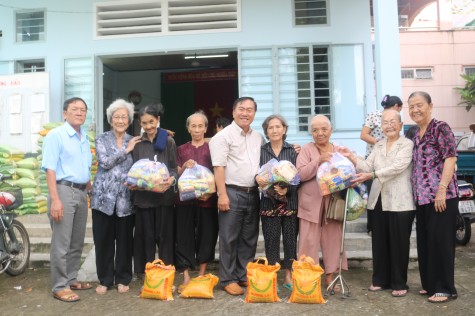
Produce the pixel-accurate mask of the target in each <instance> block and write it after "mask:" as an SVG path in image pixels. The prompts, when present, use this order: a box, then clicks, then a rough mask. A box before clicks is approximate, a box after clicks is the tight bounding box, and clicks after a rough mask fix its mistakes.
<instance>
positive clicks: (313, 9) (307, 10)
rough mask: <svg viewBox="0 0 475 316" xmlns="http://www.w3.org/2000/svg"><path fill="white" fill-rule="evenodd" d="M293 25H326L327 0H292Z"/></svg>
mask: <svg viewBox="0 0 475 316" xmlns="http://www.w3.org/2000/svg"><path fill="white" fill-rule="evenodd" d="M294 16H295V25H312V24H327V0H294Z"/></svg>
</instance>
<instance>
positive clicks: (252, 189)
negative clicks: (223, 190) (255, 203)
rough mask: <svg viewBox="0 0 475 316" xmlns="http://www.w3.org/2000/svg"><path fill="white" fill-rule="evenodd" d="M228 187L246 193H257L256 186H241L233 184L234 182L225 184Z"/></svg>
mask: <svg viewBox="0 0 475 316" xmlns="http://www.w3.org/2000/svg"><path fill="white" fill-rule="evenodd" d="M226 186H227V187H228V188H231V189H235V190H238V191H244V192H246V193H257V192H259V190H258V189H257V187H241V186H239V185H234V184H226Z"/></svg>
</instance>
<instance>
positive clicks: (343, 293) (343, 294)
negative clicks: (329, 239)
mask: <svg viewBox="0 0 475 316" xmlns="http://www.w3.org/2000/svg"><path fill="white" fill-rule="evenodd" d="M348 192H350V190H349V189H348V190H346V200H345V212H344V215H343V228H342V230H343V232H342V236H341V247H340V269H339V271H338V275H337V276H336V278H335V279H334V280H333V281H332V283H330V285H329V286H328V287H327V290H326V291H325V296H328V294H329V293H334V288H335V285H337V284H340V287H341V298H345V297H350V296H351V293H350V287H349V286H348V283H346V281H345V279H344V278H343V275H342V274H341V265H342V262H343V249H344V246H345V228H346V213H347V211H348ZM345 288H346V289H348V291H346V290H345Z"/></svg>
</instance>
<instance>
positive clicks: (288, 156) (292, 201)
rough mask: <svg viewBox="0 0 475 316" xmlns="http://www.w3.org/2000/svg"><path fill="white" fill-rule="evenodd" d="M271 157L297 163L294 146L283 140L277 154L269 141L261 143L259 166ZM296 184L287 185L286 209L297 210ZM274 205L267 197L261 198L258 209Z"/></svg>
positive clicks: (265, 208)
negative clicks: (277, 154)
mask: <svg viewBox="0 0 475 316" xmlns="http://www.w3.org/2000/svg"><path fill="white" fill-rule="evenodd" d="M272 158H274V159H276V160H277V161H281V160H287V161H290V162H291V163H292V164H293V165H294V166H295V165H296V163H297V153H296V152H295V149H294V146H293V145H291V144H289V143H287V142H285V141H284V143H283V144H282V150H281V151H280V153H279V156H276V155H275V154H274V151H273V150H272V147H271V144H270V142H268V143H266V144H264V145H262V147H261V159H260V164H259V165H260V166H262V165H264V164H266V163H267V162H269V160H271V159H272ZM297 206H298V203H297V186H296V185H289V186H288V191H287V209H288V210H292V211H293V210H297ZM273 207H274V203H273V202H272V200H271V199H269V198H267V197H264V196H263V197H262V198H261V205H260V210H271V209H272V208H273Z"/></svg>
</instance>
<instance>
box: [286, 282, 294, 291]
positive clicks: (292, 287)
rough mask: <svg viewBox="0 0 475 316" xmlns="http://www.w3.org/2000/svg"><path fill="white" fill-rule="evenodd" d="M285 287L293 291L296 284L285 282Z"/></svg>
mask: <svg viewBox="0 0 475 316" xmlns="http://www.w3.org/2000/svg"><path fill="white" fill-rule="evenodd" d="M283 287H284V288H285V289H287V290H289V291H290V292H292V290H293V289H294V286H293V284H292V283H284V285H283Z"/></svg>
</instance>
